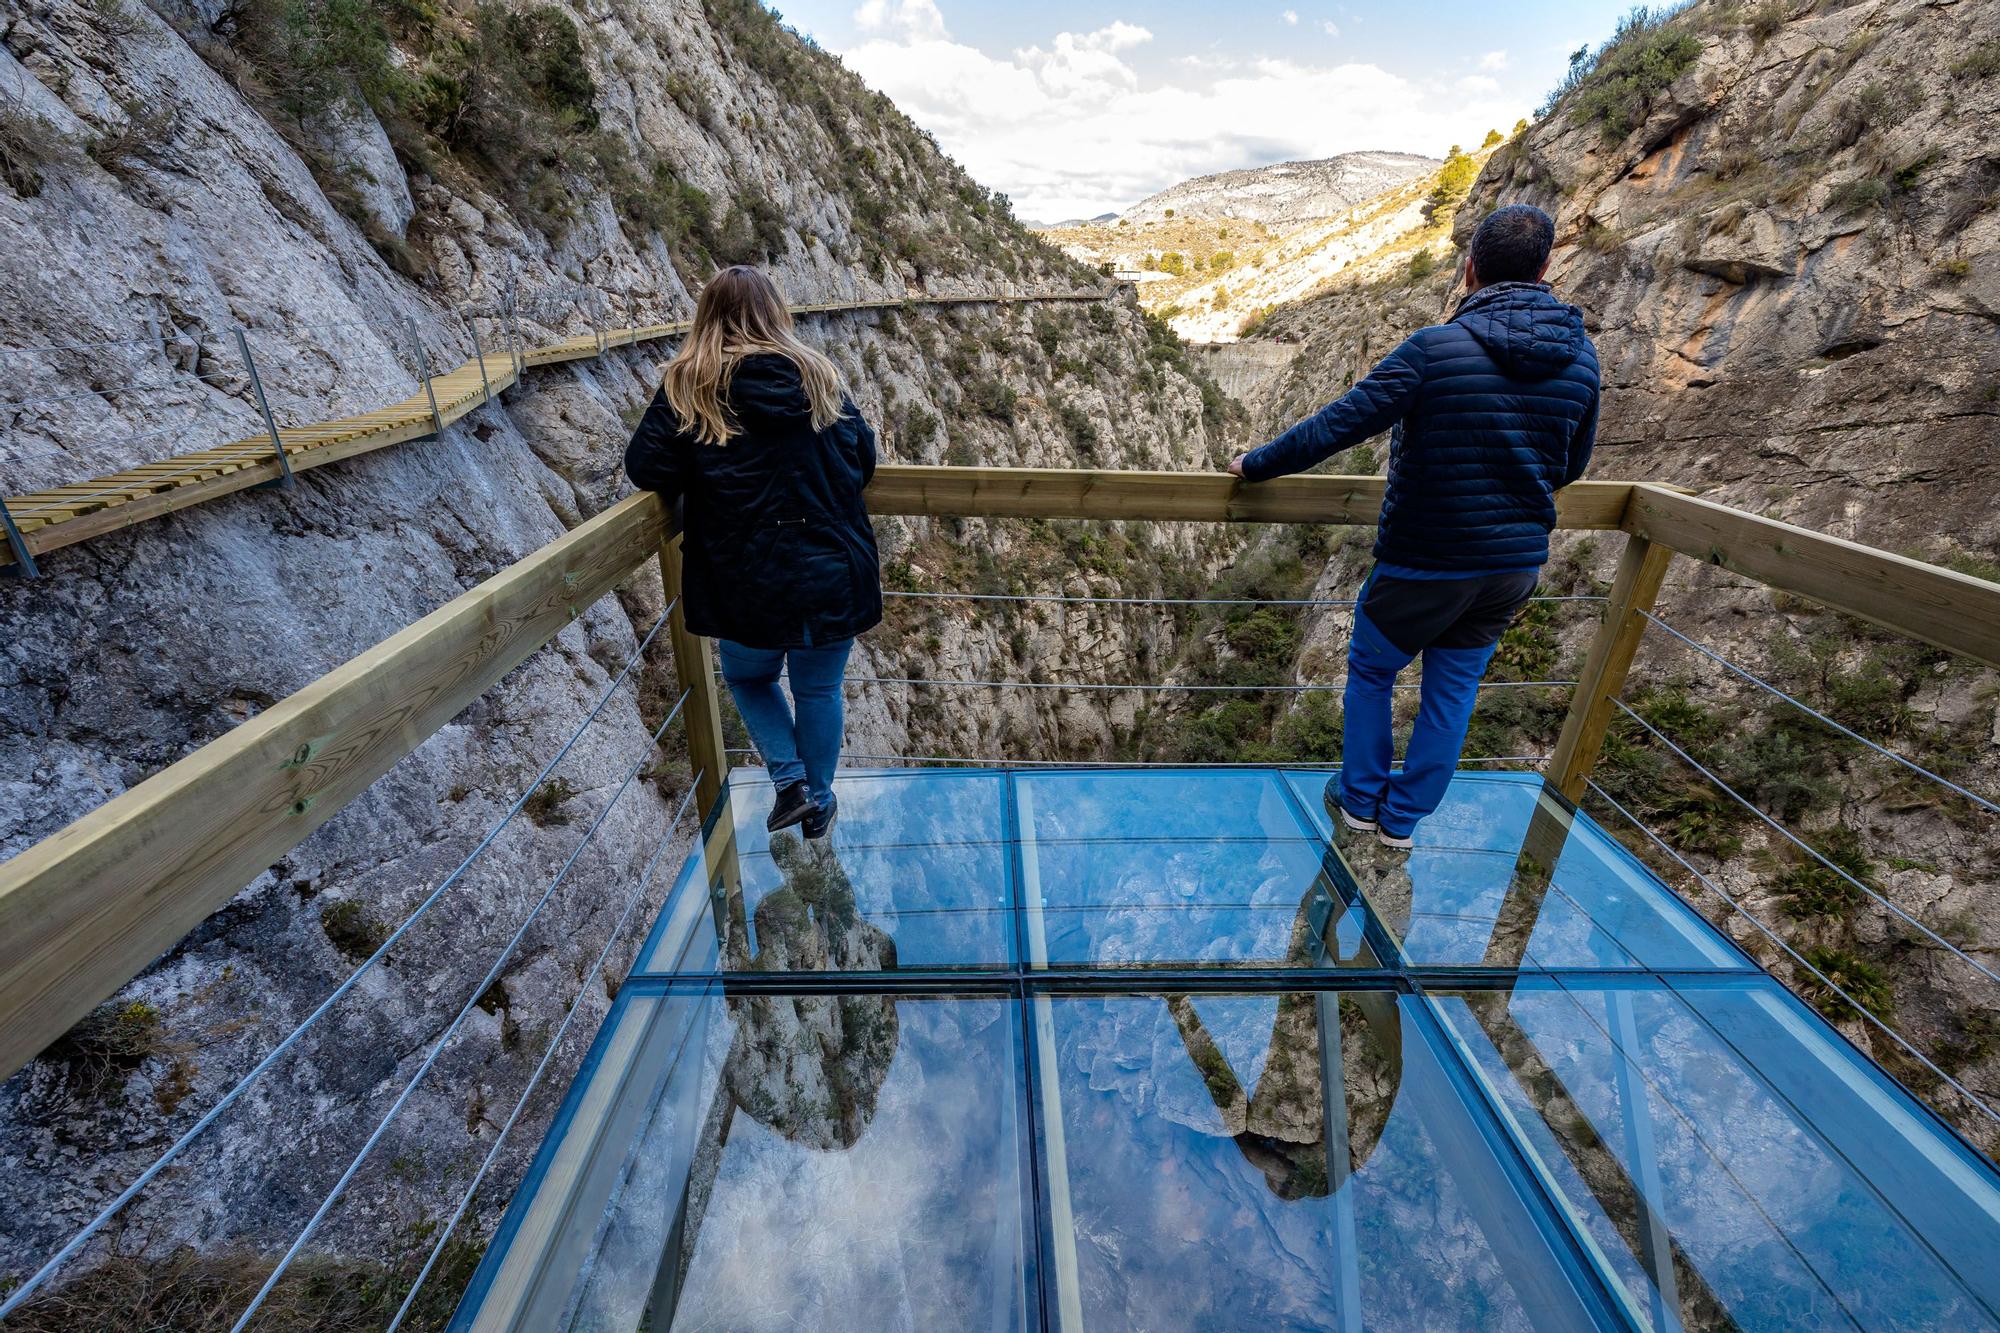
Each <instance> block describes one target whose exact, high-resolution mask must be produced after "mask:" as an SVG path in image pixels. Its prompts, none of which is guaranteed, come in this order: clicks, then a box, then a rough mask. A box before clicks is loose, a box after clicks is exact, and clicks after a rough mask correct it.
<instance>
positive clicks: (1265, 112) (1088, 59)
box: [842, 0, 1526, 221]
mask: <svg viewBox="0 0 2000 1333" xmlns="http://www.w3.org/2000/svg"><path fill="white" fill-rule="evenodd" d="M877 6H879V10H878V9H877ZM864 14H865V15H866V16H867V17H868V18H869V19H870V20H871V22H872V23H873V25H874V26H872V27H869V28H868V29H867V31H868V33H869V35H868V37H867V38H866V39H864V40H863V42H862V43H861V44H860V45H859V46H857V47H855V48H853V49H852V50H849V51H846V52H843V53H842V58H843V59H844V60H845V61H846V62H847V64H848V65H849V67H851V68H852V69H854V70H856V71H857V72H858V73H859V74H860V75H861V77H862V78H864V79H865V80H867V81H868V83H869V84H870V85H872V86H874V87H876V88H878V89H880V90H881V91H883V92H885V93H887V94H888V95H889V96H890V97H891V98H893V99H894V100H895V102H896V103H897V105H898V106H900V107H901V108H902V109H903V110H904V111H905V112H907V113H908V114H909V115H910V116H911V117H912V118H913V119H914V120H916V122H917V123H918V124H919V125H922V126H923V127H924V128H925V129H928V130H930V131H931V132H932V133H933V134H935V135H936V136H937V138H938V141H939V142H940V143H941V144H942V145H943V146H944V148H945V150H946V151H947V152H949V153H951V154H952V155H953V156H954V157H956V158H957V159H958V160H959V161H960V162H962V163H964V164H965V166H966V169H967V170H968V171H970V172H971V173H972V174H973V176H974V177H976V178H977V179H978V180H980V181H981V182H983V183H984V184H986V185H988V186H990V187H992V188H994V189H996V190H1000V191H1003V192H1005V193H1006V194H1008V195H1010V196H1012V198H1013V199H1014V202H1015V206H1016V208H1017V209H1018V210H1019V212H1020V214H1021V215H1022V216H1024V217H1030V218H1038V219H1043V220H1047V221H1055V220H1058V219H1061V218H1068V217H1079V216H1082V217H1088V216H1090V215H1093V214H1096V213H1100V212H1103V211H1105V210H1106V209H1122V208H1126V207H1129V206H1130V205H1132V204H1134V203H1137V202H1138V201H1139V200H1140V199H1142V198H1144V197H1145V196H1146V195H1148V194H1151V193H1153V192H1154V191H1156V190H1159V189H1163V188H1165V187H1166V186H1168V185H1171V184H1173V183H1175V182H1176V181H1179V180H1184V179H1186V178H1187V177H1190V176H1199V175H1203V174H1206V173H1208V172H1213V171H1224V170H1228V169H1230V168H1233V167H1244V166H1255V165H1259V164H1262V163H1267V162H1278V161H1284V160H1286V159H1289V158H1310V157H1325V156H1329V155H1331V154H1334V153H1341V152H1349V151H1353V150H1356V149H1366V148H1379V149H1390V150H1400V151H1410V152H1423V153H1429V154H1432V155H1434V156H1442V155H1443V153H1444V150H1445V147H1446V146H1447V145H1449V144H1451V143H1453V142H1454V141H1460V140H1463V139H1465V138H1466V136H1468V135H1473V136H1475V137H1476V135H1477V133H1478V132H1481V131H1483V129H1484V127H1485V126H1486V125H1488V124H1512V123H1513V122H1514V120H1515V119H1516V118H1517V117H1519V116H1520V115H1522V114H1524V112H1525V110H1526V108H1524V107H1521V106H1517V105H1515V104H1514V102H1513V101H1511V100H1509V99H1507V98H1506V97H1504V96H1502V95H1501V93H1500V91H1499V86H1498V84H1497V83H1496V82H1495V81H1494V80H1492V79H1488V78H1484V77H1483V76H1480V75H1468V76H1466V77H1465V79H1464V80H1462V81H1460V82H1459V83H1458V84H1456V85H1454V84H1453V83H1452V82H1451V81H1449V80H1448V79H1443V78H1437V79H1430V78H1425V79H1422V80H1417V79H1409V78H1404V77H1401V76H1399V75H1396V74H1392V73H1390V72H1389V71H1387V70H1385V69H1382V68H1381V67H1379V66H1376V65H1372V64H1364V63H1359V62H1353V61H1348V62H1339V63H1331V64H1312V63H1302V62H1301V61H1299V60H1293V59H1270V58H1262V59H1240V60H1222V59H1209V60H1197V59H1191V58H1187V57H1182V58H1179V59H1175V60H1171V61H1169V62H1166V63H1165V65H1164V66H1163V67H1159V68H1155V69H1154V70H1153V72H1150V73H1149V74H1148V75H1147V76H1145V77H1143V78H1142V77H1141V75H1140V73H1139V71H1138V69H1136V68H1135V67H1134V66H1133V65H1132V64H1131V63H1130V61H1129V60H1128V56H1129V55H1130V54H1131V52H1132V51H1133V49H1134V48H1136V47H1140V46H1144V45H1145V44H1147V43H1148V42H1150V41H1151V40H1152V34H1151V33H1150V32H1149V31H1148V30H1147V29H1145V28H1143V27H1140V26H1138V25H1136V24H1132V23H1126V22H1117V23H1112V24H1110V25H1108V26H1106V27H1102V28H1098V29H1096V30H1094V31H1091V32H1083V33H1076V32H1059V33H1056V34H1054V35H1053V36H1051V37H1050V38H1048V39H1047V40H1046V41H1042V42H1038V43H1036V44H1034V45H1032V46H1027V47H1023V48H1021V49H1018V50H1016V51H1013V52H1011V53H1008V54H1004V55H992V54H988V53H986V52H984V51H980V50H978V49H976V48H974V47H972V46H970V45H967V44H964V43H961V42H959V41H957V40H955V39H954V38H952V37H951V36H950V34H949V31H948V25H947V24H946V23H945V21H944V18H943V16H942V15H940V14H939V13H938V10H937V6H936V4H935V3H934V0H868V3H867V4H864V5H863V6H862V7H861V9H860V10H858V11H857V12H856V22H857V24H859V23H860V22H861V19H862V16H863V15H864Z"/></svg>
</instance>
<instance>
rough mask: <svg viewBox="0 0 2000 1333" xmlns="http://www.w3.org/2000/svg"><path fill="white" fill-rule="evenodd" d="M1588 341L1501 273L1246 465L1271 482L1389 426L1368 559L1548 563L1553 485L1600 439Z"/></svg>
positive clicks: (1440, 565) (1541, 289)
mask: <svg viewBox="0 0 2000 1333" xmlns="http://www.w3.org/2000/svg"><path fill="white" fill-rule="evenodd" d="M1597 398H1598V385H1597V350H1596V349H1595V348H1594V347H1592V346H1591V343H1590V338H1589V336H1588V335H1587V334H1585V333H1584V331H1583V312H1582V311H1580V310H1578V309H1577V308H1576V307H1575V306H1573V305H1565V304H1564V303H1563V302H1561V301H1558V300H1556V298H1555V297H1554V296H1552V295H1550V294H1549V289H1548V287H1547V286H1546V285H1545V284H1543V283H1531V282H1500V283H1495V284H1493V285H1492V286H1490V287H1482V288H1480V289H1479V290H1478V291H1476V292H1474V293H1473V294H1472V295H1470V296H1468V297H1466V298H1465V300H1464V301H1463V302H1461V303H1460V304H1459V307H1458V313H1456V314H1455V315H1453V316H1452V318H1451V322H1450V323H1448V324H1434V325H1431V326H1430V327H1428V328H1422V329H1418V330H1417V331H1416V332H1415V333H1413V334H1411V335H1410V336H1409V337H1408V338H1406V339H1404V340H1403V344H1402V346H1400V347H1398V348H1397V349H1396V350H1395V351H1393V352H1391V353H1389V355H1388V356H1387V357H1385V358H1383V360H1382V364H1380V365H1378V366H1376V367H1375V369H1374V370H1372V371H1370V372H1369V375H1368V378H1366V379H1364V380H1362V381H1361V383H1359V384H1357V385H1355V386H1354V388H1353V389H1351V390H1349V391H1348V393H1347V394H1346V395H1345V396H1344V397H1342V398H1340V399H1338V400H1336V401H1334V402H1332V403H1329V404H1327V405H1326V406H1325V407H1324V408H1322V409H1320V411H1319V412H1317V413H1316V414H1314V415H1313V416H1311V417H1308V418H1307V419H1306V420H1304V421H1301V422H1300V423H1299V424H1298V425H1296V426H1294V427H1292V428H1291V429H1290V430H1288V431H1286V432H1285V433H1284V434H1283V435H1280V436H1279V437H1278V438H1277V439H1275V440H1273V441H1271V442H1270V443H1269V444H1267V445H1265V446H1264V447H1263V448H1261V449H1258V450H1255V451H1253V452H1252V453H1251V454H1250V455H1249V456H1248V457H1246V458H1245V459H1244V460H1243V477H1244V480H1246V481H1268V480H1269V479H1271V478H1272V477H1281V476H1284V475H1285V474H1287V473H1290V472H1303V471H1304V470H1305V469H1307V468H1309V467H1311V466H1312V465H1313V464H1315V463H1318V462H1320V461H1321V460H1323V459H1325V458H1327V457H1329V456H1331V455H1333V454H1335V453H1338V452H1339V451H1340V450H1342V449H1345V448H1348V447H1349V446H1350V445H1355V444H1359V443H1361V442H1362V441H1363V440H1365V439H1367V438H1369V437H1370V436H1372V435H1376V434H1379V433H1380V432H1381V431H1382V430H1384V429H1385V428H1387V427H1389V426H1390V425H1392V424H1393V425H1394V427H1395V435H1394V437H1393V439H1392V440H1391V442H1390V446H1389V486H1388V492H1387V494H1386V495H1384V497H1383V500H1382V518H1381V529H1380V532H1379V534H1378V536H1377V539H1376V542H1375V558H1376V559H1377V560H1381V561H1385V562H1387V563H1389V564H1392V565H1402V566H1404V567H1406V568H1410V569H1424V570H1433V571H1436V572H1439V573H1457V572H1461V571H1462V572H1464V573H1465V574H1467V575H1474V574H1482V573H1488V572H1491V571H1495V570H1509V569H1528V568H1531V567H1533V566H1536V565H1540V564H1541V563H1542V562H1544V561H1545V560H1547V559H1548V558H1549V530H1550V529H1551V528H1553V527H1554V526H1555V523H1556V505H1555V493H1556V492H1557V491H1558V490H1560V489H1562V488H1563V487H1564V486H1567V485H1569V483H1571V482H1573V481H1575V480H1576V479H1577V478H1578V477H1580V476H1582V475H1583V469H1584V467H1585V465H1586V464H1588V463H1589V462H1590V447H1591V444H1592V443H1593V442H1594V441H1595V439H1596V436H1597Z"/></svg>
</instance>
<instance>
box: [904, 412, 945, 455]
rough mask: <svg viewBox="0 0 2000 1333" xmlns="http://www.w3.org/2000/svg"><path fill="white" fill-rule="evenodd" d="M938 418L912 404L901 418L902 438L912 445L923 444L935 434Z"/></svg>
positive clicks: (932, 413)
mask: <svg viewBox="0 0 2000 1333" xmlns="http://www.w3.org/2000/svg"><path fill="white" fill-rule="evenodd" d="M937 428H938V418H937V414H936V413H935V412H930V411H926V410H925V409H924V408H921V407H918V406H917V405H916V404H914V403H912V404H911V405H910V410H909V411H908V412H907V413H906V414H905V415H904V417H903V438H904V439H905V440H907V441H908V442H909V443H911V444H913V445H917V444H923V443H925V442H926V441H928V440H929V439H930V438H931V437H932V436H934V435H936V434H937Z"/></svg>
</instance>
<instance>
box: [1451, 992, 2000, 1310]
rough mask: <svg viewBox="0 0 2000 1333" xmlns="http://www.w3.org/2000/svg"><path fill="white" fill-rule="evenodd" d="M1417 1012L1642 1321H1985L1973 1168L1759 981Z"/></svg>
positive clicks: (1500, 998)
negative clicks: (1473, 1073) (1468, 1066)
mask: <svg viewBox="0 0 2000 1333" xmlns="http://www.w3.org/2000/svg"><path fill="white" fill-rule="evenodd" d="M1438 1004H1439V1007H1440V1010H1441V1012H1442V1013H1443V1015H1444V1016H1445V1018H1446V1021H1447V1022H1448V1023H1449V1024H1450V1026H1451V1028H1452V1031H1453V1033H1454V1035H1455V1036H1456V1038H1457V1039H1458V1041H1459V1042H1460V1043H1461V1048H1462V1049H1463V1050H1464V1052H1465V1053H1466V1056H1467V1058H1468V1060H1469V1062H1470V1063H1472V1064H1473V1065H1474V1066H1475V1067H1476V1068H1477V1069H1478V1071H1479V1073H1480V1075H1481V1076H1482V1078H1483V1079H1484V1080H1485V1082H1486V1083H1487V1084H1488V1086H1489V1087H1491V1088H1492V1089H1493V1090H1494V1095H1495V1096H1496V1097H1498V1098H1499V1099H1500V1100H1501V1101H1502V1102H1503V1104H1505V1105H1506V1106H1507V1108H1508V1109H1509V1111H1510V1112H1511V1113H1512V1115H1513V1118H1514V1120H1515V1121H1516V1122H1517V1123H1518V1124H1519V1125H1520V1126H1521V1127H1522V1129H1523V1132H1524V1133H1525V1134H1526V1135H1527V1137H1528V1139H1529V1140H1530V1142H1531V1144H1532V1146H1533V1147H1534V1148H1535V1150H1536V1153H1537V1156H1538V1157H1539V1158H1540V1159H1541V1160H1542V1162H1543V1163H1544V1166H1545V1169H1546V1170H1547V1172H1548V1174H1549V1176H1550V1177H1551V1179H1552V1181H1553V1182H1554V1184H1555V1185H1556V1188H1557V1189H1558V1191H1559V1193H1560V1194H1561V1195H1562V1196H1563V1198H1564V1199H1565V1201H1566V1202H1567V1204H1568V1206H1569V1208H1570V1209H1571V1211H1572V1213H1573V1215H1575V1216H1576V1217H1577V1218H1578V1219H1580V1221H1581V1223H1582V1225H1583V1226H1584V1228H1585V1229H1586V1230H1587V1231H1588V1232H1589V1234H1590V1235H1591V1237H1592V1238H1593V1239H1594V1240H1595V1241H1596V1243H1597V1245H1598V1246H1599V1248H1600V1249H1601V1250H1602V1251H1603V1252H1604V1253H1605V1255H1606V1256H1607V1260H1608V1262H1609V1264H1610V1266H1611V1267H1612V1268H1613V1269H1614V1270H1615V1271H1616V1273H1617V1274H1618V1276H1619V1278H1620V1279H1621V1280H1622V1281H1623V1282H1624V1283H1625V1284H1626V1286H1627V1289H1628V1290H1629V1291H1630V1292H1631V1294H1632V1299H1633V1302H1634V1304H1635V1305H1636V1306H1637V1307H1638V1308H1639V1311H1640V1313H1641V1314H1642V1316H1644V1317H1646V1318H1647V1320H1648V1322H1649V1323H1651V1324H1652V1325H1653V1326H1654V1327H1672V1326H1673V1325H1674V1324H1676V1323H1678V1324H1679V1325H1680V1326H1681V1327H1684V1328H1689V1329H1723V1328H1835V1327H1840V1328H1903V1329H1945V1328H1950V1329H1963V1328H1988V1327H1993V1326H1995V1324H1996V1322H2000V1320H1996V1309H2000V1272H1996V1271H1995V1265H1994V1262H1993V1257H1994V1256H1995V1255H1996V1254H2000V1190H1996V1189H1995V1186H1994V1182H1993V1178H1992V1175H1991V1173H1990V1170H1989V1169H1987V1168H1986V1167H1984V1165H1983V1164H1981V1163H1979V1162H1978V1161H1977V1160H1976V1159H1975V1158H1974V1157H1973V1156H1972V1155H1971V1154H1970V1153H1969V1151H1968V1150H1966V1149H1965V1148H1964V1147H1963V1146H1962V1145H1960V1144H1958V1143H1957V1142H1956V1141H1954V1140H1951V1139H1948V1138H1947V1137H1946V1136H1944V1135H1941V1134H1939V1133H1938V1131H1937V1129H1936V1126H1935V1124H1934V1123H1933V1122H1931V1121H1930V1120H1929V1118H1928V1116H1927V1115H1926V1114H1925V1113H1924V1112H1922V1111H1921V1110H1920V1109H1919V1108H1917V1107H1916V1106H1915V1104H1914V1103H1913V1102H1911V1100H1910V1099H1909V1097H1908V1095H1907V1094H1905V1093H1903V1092H1902V1091H1901V1090H1900V1089H1897V1088H1895V1087H1894V1085H1893V1084H1891V1083H1890V1082H1889V1080H1888V1079H1886V1078H1885V1077H1883V1076H1882V1075H1881V1073H1880V1072H1879V1071H1877V1070H1875V1069H1873V1068H1871V1067H1866V1066H1864V1064H1863V1062H1862V1061H1860V1060H1859V1059H1858V1057H1857V1056H1856V1055H1855V1053H1854V1052H1853V1050H1852V1049H1851V1048H1850V1047H1848V1046H1846V1045H1845V1044H1844V1043H1842V1042H1840V1041H1839V1040H1837V1039H1836V1038H1833V1037H1832V1036H1831V1035H1830V1034H1829V1033H1827V1032H1826V1030H1825V1029H1824V1027H1823V1025H1822V1024H1821V1023H1820V1021H1819V1020H1818V1018H1817V1017H1816V1016H1814V1015H1812V1014H1811V1013H1810V1012H1809V1011H1807V1010H1805V1009H1804V1008H1803V1007H1801V1006H1800V1005H1799V1004H1798V1003H1797V1002H1796V1001H1795V1000H1793V999H1792V998H1791V997H1790V996H1788V995H1786V994H1785V993H1784V992H1783V991H1782V990H1780V989H1779V988H1778V987H1777V986H1776V985H1775V984H1774V983H1771V982H1769V981H1767V980H1761V979H1760V980H1755V981H1743V982H1730V983H1710V984H1704V985H1688V986H1683V987H1681V988H1678V989H1672V988H1669V987H1667V986H1665V985H1648V986H1641V987H1618V988H1594V989H1593V988H1590V987H1585V986H1579V985H1576V984H1574V983H1569V984H1561V985H1559V984H1555V983H1552V982H1536V983H1529V982H1525V981H1524V982H1522V983H1520V984H1518V985H1517V986H1516V987H1515V988H1514V989H1513V990H1512V991H1511V992H1507V991H1489V992H1470V993H1466V994H1463V995H1457V996H1450V997H1445V998H1442V999H1440V1000H1439V1001H1438Z"/></svg>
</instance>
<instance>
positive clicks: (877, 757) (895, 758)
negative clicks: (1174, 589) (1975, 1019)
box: [724, 746, 1548, 769]
mask: <svg viewBox="0 0 2000 1333" xmlns="http://www.w3.org/2000/svg"><path fill="white" fill-rule="evenodd" d="M724 753H725V754H732V755H744V756H751V757H755V756H756V755H757V751H755V750H753V749H749V748H746V747H742V746H732V747H730V748H728V749H727V750H725V751H724ZM840 757H841V758H842V759H843V760H856V761H859V762H861V763H883V764H970V765H978V766H981V767H985V768H1298V769H1334V768H1339V767H1340V765H1339V764H1338V763H1337V762H1334V761H1331V760H1300V761H1299V762H1297V763H1285V764H1268V763H1262V762H1256V763H1253V762H1250V761H1248V760H1245V761H1243V762H1240V763H1230V762H1227V761H1221V760H1186V761H1181V760H1173V759H987V758H979V757H977V756H969V755H941V754H848V753H845V752H843V753H842V754H841V756H840ZM1547 759H1548V756H1547V755H1540V754H1489V755H1461V756H1460V757H1459V761H1458V762H1459V763H1461V764H1539V763H1543V762H1546V760H1547ZM759 762H761V759H760V760H759Z"/></svg>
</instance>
